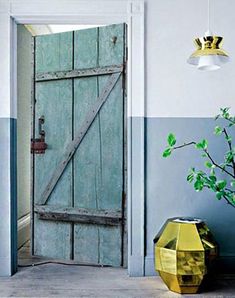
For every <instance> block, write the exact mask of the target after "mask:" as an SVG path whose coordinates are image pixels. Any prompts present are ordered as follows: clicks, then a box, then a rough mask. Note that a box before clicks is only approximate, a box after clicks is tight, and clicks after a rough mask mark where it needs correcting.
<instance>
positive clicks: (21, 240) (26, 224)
mask: <svg viewBox="0 0 235 298" xmlns="http://www.w3.org/2000/svg"><path fill="white" fill-rule="evenodd" d="M29 239H30V214H26V215H25V216H23V217H21V218H20V219H18V248H20V247H21V246H23V245H24V244H25V242H27V241H28V240H29Z"/></svg>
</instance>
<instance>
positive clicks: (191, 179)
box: [187, 173, 194, 183]
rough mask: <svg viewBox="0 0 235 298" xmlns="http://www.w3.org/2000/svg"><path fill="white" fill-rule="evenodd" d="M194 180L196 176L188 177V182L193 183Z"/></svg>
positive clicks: (190, 175)
mask: <svg viewBox="0 0 235 298" xmlns="http://www.w3.org/2000/svg"><path fill="white" fill-rule="evenodd" d="M193 180H194V174H193V173H190V174H189V175H188V176H187V181H188V182H190V183H191V182H193Z"/></svg>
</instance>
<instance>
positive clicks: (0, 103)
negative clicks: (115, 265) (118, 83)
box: [0, 0, 145, 276]
mask: <svg viewBox="0 0 235 298" xmlns="http://www.w3.org/2000/svg"><path fill="white" fill-rule="evenodd" d="M123 22H125V23H127V25H128V65H127V71H128V76H127V77H128V86H127V92H128V94H127V105H128V106H127V117H128V121H127V122H128V125H127V126H128V127H127V151H128V161H127V164H128V169H127V179H128V188H127V197H128V200H127V201H128V203H127V204H128V207H127V208H128V273H129V275H131V276H143V275H144V251H145V234H144V233H145V201H144V200H145V198H144V197H145V163H144V152H145V150H144V146H145V127H144V116H145V89H144V85H145V84H144V83H145V82H144V81H145V68H144V61H145V55H144V44H145V43H144V41H145V39H144V0H130V1H128V0H109V1H107V0H50V1H48V0H0V53H1V59H0V69H1V72H0V83H1V88H0V120H1V119H6V120H7V121H9V123H10V124H9V125H8V126H7V129H6V131H4V138H3V139H1V140H0V149H1V150H4V152H5V154H4V155H5V156H6V157H5V158H4V160H0V171H1V177H4V179H3V181H0V193H1V209H0V239H1V241H0V276H9V275H12V274H14V273H15V271H16V270H17V260H16V256H17V245H16V243H17V218H16V217H17V216H16V212H15V211H16V209H17V206H16V205H17V204H16V201H17V200H16V197H17V195H16V189H17V187H16V145H15V144H16V129H15V124H14V123H16V121H17V120H16V119H17V77H16V74H17V68H16V67H17V59H16V57H17V55H16V54H17V36H16V32H17V31H16V28H17V26H16V25H17V24H80V25H86V24H89V25H93V24H94V25H104V24H112V23H123ZM133 117H138V118H140V117H141V121H138V123H139V124H138V127H136V125H135V126H134V125H133V121H132V119H133ZM3 121H5V120H3Z"/></svg>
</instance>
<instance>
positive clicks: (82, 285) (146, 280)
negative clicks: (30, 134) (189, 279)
mask: <svg viewBox="0 0 235 298" xmlns="http://www.w3.org/2000/svg"><path fill="white" fill-rule="evenodd" d="M28 252H29V247H24V248H23V249H22V250H21V252H20V254H19V256H20V259H19V263H20V264H21V265H22V264H24V265H26V264H29V262H32V261H33V262H35V261H40V260H39V259H35V258H34V259H32V258H31V259H30V256H29V255H28ZM0 297H100V298H106V297H120V298H122V297H136V298H137V297H139V298H140V297H141V298H142V297H146V298H151V297H159V298H160V297H170V298H171V297H228V298H230V297H235V278H234V276H223V277H220V278H218V279H217V280H213V281H212V282H211V283H210V286H209V288H208V289H207V290H204V292H203V293H202V294H197V295H184V296H182V295H178V294H175V293H172V292H170V291H168V289H167V288H166V286H165V285H164V284H163V282H162V281H161V280H160V278H159V277H141V278H130V277H128V275H127V271H126V270H125V269H121V268H97V267H84V266H73V265H72V266H71V265H59V264H45V265H40V266H34V267H21V268H19V271H18V273H17V274H15V275H14V276H13V277H11V278H0Z"/></svg>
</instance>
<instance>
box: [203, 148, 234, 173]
mask: <svg viewBox="0 0 235 298" xmlns="http://www.w3.org/2000/svg"><path fill="white" fill-rule="evenodd" d="M203 151H204V152H205V153H206V155H207V156H208V158H209V159H210V161H211V162H212V164H213V165H214V166H216V167H217V168H219V169H220V170H221V171H222V172H225V173H227V174H228V175H229V176H231V177H233V178H234V179H235V175H233V174H232V173H230V172H229V171H227V170H226V169H223V168H222V167H221V166H220V165H218V164H217V163H216V162H215V161H214V160H213V158H212V157H211V155H210V153H209V152H208V151H207V150H206V149H204V150H203Z"/></svg>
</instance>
